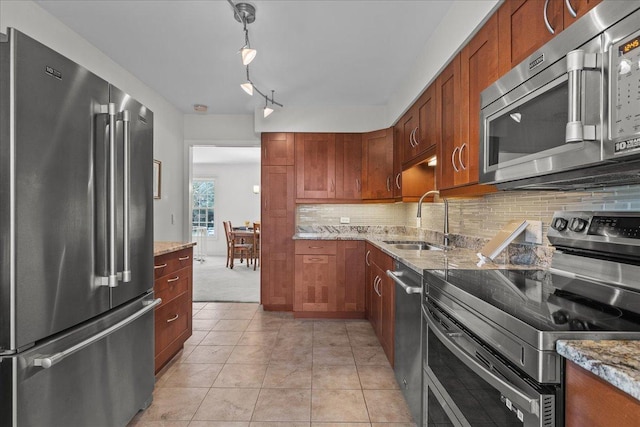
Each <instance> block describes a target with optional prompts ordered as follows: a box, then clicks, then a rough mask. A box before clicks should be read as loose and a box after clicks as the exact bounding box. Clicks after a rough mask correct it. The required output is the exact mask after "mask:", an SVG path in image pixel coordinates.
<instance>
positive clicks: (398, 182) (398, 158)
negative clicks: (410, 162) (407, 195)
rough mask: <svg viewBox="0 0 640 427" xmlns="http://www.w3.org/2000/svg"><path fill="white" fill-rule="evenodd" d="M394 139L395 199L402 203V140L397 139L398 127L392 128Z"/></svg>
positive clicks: (393, 183)
mask: <svg viewBox="0 0 640 427" xmlns="http://www.w3.org/2000/svg"><path fill="white" fill-rule="evenodd" d="M391 130H392V137H393V182H392V183H391V186H392V187H393V198H394V200H396V201H402V192H403V191H402V159H403V157H404V154H403V152H402V150H403V148H404V147H403V146H402V140H401V139H398V138H396V127H394V128H391Z"/></svg>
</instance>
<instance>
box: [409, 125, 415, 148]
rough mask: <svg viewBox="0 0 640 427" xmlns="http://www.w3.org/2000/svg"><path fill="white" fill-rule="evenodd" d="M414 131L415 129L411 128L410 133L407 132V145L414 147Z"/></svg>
mask: <svg viewBox="0 0 640 427" xmlns="http://www.w3.org/2000/svg"><path fill="white" fill-rule="evenodd" d="M415 131H416V130H415V129H414V130H412V131H411V133H410V134H409V145H410V146H411V148H415V147H416V146H415V145H413V133H414V132H415Z"/></svg>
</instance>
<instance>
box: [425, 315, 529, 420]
mask: <svg viewBox="0 0 640 427" xmlns="http://www.w3.org/2000/svg"><path fill="white" fill-rule="evenodd" d="M426 314H427V316H426V317H427V323H428V325H429V328H430V329H431V330H432V331H433V333H434V334H435V335H436V337H437V338H438V339H439V340H440V341H441V342H442V344H443V345H444V346H445V347H447V348H448V349H449V351H451V352H452V353H453V354H454V355H455V356H456V357H457V358H458V359H460V361H461V362H463V363H464V364H465V365H467V367H468V368H469V369H471V370H472V371H473V372H475V373H476V374H477V375H478V376H480V377H481V378H482V379H484V380H485V381H486V382H488V383H489V384H490V385H491V386H493V387H495V388H496V389H497V390H498V391H500V393H502V394H503V395H504V396H505V397H507V398H508V399H509V400H511V401H512V402H513V403H515V404H516V405H517V406H519V407H521V408H523V409H524V410H526V411H527V412H529V413H530V414H533V415H537V416H540V402H539V400H538V399H536V398H532V397H530V396H528V395H527V394H526V393H525V392H524V391H522V390H520V389H518V388H516V387H515V386H514V385H512V384H510V383H508V382H506V381H505V380H504V379H502V378H500V377H498V376H497V375H496V374H494V373H493V372H491V371H490V370H489V369H487V368H485V367H484V366H483V365H482V364H481V363H480V362H478V361H476V360H475V359H474V358H473V357H472V356H470V355H469V354H468V353H467V352H466V351H465V350H464V349H463V348H462V347H461V346H460V345H459V344H457V343H456V342H455V341H454V340H456V339H467V338H466V336H465V335H464V334H463V333H456V332H446V333H445V332H443V331H442V330H441V329H440V327H439V325H438V324H437V323H436V321H434V319H433V317H432V314H431V313H429V312H428V311H427V313H426Z"/></svg>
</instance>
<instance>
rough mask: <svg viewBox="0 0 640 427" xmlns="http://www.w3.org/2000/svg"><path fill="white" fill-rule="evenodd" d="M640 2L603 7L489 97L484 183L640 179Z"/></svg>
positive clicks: (484, 118) (483, 133) (563, 185)
mask: <svg viewBox="0 0 640 427" xmlns="http://www.w3.org/2000/svg"><path fill="white" fill-rule="evenodd" d="M639 6H640V3H638V2H635V1H619V2H618V1H615V2H613V1H612V2H606V1H605V2H603V3H601V4H600V5H598V6H596V7H595V8H594V9H593V10H592V11H590V12H589V13H588V14H587V15H585V16H584V17H582V18H581V19H579V20H578V21H576V22H575V23H574V24H573V25H572V26H570V27H569V28H567V29H566V30H565V31H563V32H562V33H560V34H559V35H558V36H557V37H555V38H554V39H553V40H551V41H550V42H549V43H547V44H546V45H545V46H543V47H542V48H541V49H539V50H538V51H537V52H535V53H534V54H532V55H531V56H529V58H527V59H526V60H525V61H524V62H522V63H521V64H519V65H518V66H517V67H515V68H514V69H513V70H511V71H510V72H509V73H507V74H506V75H505V76H503V77H502V78H500V79H499V80H498V81H497V82H495V83H494V84H493V85H491V86H489V87H488V88H487V89H485V90H484V91H483V92H482V94H481V113H480V126H481V129H480V138H481V141H480V182H481V183H488V184H496V185H497V186H498V187H499V188H503V189H509V188H525V189H526V188H529V189H535V188H555V189H573V188H593V187H599V186H613V185H622V184H636V183H640V7H639Z"/></svg>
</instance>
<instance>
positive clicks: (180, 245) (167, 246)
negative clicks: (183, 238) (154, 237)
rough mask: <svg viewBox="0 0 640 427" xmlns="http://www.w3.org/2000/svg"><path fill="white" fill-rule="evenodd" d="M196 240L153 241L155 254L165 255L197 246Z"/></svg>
mask: <svg viewBox="0 0 640 427" xmlns="http://www.w3.org/2000/svg"><path fill="white" fill-rule="evenodd" d="M195 245H196V243H195V242H162V241H160V242H153V256H158V255H164V254H168V253H171V252H175V251H179V250H182V249H186V248H191V247H193V246H195Z"/></svg>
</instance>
